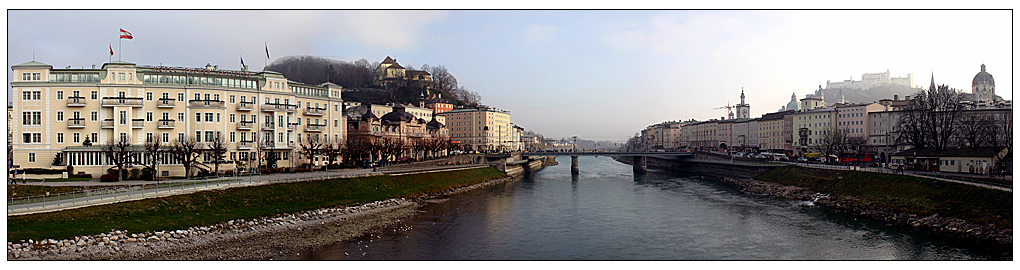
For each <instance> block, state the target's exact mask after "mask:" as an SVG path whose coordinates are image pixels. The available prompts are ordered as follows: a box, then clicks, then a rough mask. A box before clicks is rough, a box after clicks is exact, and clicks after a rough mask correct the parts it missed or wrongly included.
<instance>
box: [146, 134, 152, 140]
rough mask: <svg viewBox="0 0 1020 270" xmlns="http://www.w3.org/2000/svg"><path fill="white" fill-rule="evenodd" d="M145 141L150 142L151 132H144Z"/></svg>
mask: <svg viewBox="0 0 1020 270" xmlns="http://www.w3.org/2000/svg"><path fill="white" fill-rule="evenodd" d="M145 141H147V142H151V141H152V132H146V133H145Z"/></svg>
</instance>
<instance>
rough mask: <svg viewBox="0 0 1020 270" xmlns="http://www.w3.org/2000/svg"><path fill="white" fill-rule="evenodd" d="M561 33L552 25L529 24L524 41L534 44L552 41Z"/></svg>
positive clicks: (525, 30)
mask: <svg viewBox="0 0 1020 270" xmlns="http://www.w3.org/2000/svg"><path fill="white" fill-rule="evenodd" d="M558 32H559V28H557V27H556V26H551V25H541V24H529V25H528V26H527V27H526V28H525V29H524V40H526V41H529V42H534V43H544V42H548V41H550V39H552V38H553V37H555V36H556V35H557V34H558Z"/></svg>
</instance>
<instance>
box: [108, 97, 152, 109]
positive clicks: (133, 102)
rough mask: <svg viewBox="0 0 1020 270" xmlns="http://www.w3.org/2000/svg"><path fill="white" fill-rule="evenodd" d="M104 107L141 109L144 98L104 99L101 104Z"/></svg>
mask: <svg viewBox="0 0 1020 270" xmlns="http://www.w3.org/2000/svg"><path fill="white" fill-rule="evenodd" d="M99 104H100V106H103V107H111V106H133V107H141V106H142V98H140V97H103V100H102V101H101V102H100V103H99Z"/></svg>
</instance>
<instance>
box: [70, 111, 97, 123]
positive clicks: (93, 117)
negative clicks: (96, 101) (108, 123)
mask: <svg viewBox="0 0 1020 270" xmlns="http://www.w3.org/2000/svg"><path fill="white" fill-rule="evenodd" d="M75 113H77V112H75ZM89 116H90V117H91V118H92V119H90V120H92V122H98V121H99V112H97V111H91V112H89ZM75 118H78V117H77V115H75Z"/></svg>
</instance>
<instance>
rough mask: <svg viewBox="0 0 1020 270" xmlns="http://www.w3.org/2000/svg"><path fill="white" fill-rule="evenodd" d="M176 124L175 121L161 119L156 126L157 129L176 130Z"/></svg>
mask: <svg viewBox="0 0 1020 270" xmlns="http://www.w3.org/2000/svg"><path fill="white" fill-rule="evenodd" d="M176 123H177V121H176V120H173V119H160V120H159V121H158V122H157V124H156V128H174V127H175V126H174V125H175V124H176Z"/></svg>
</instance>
